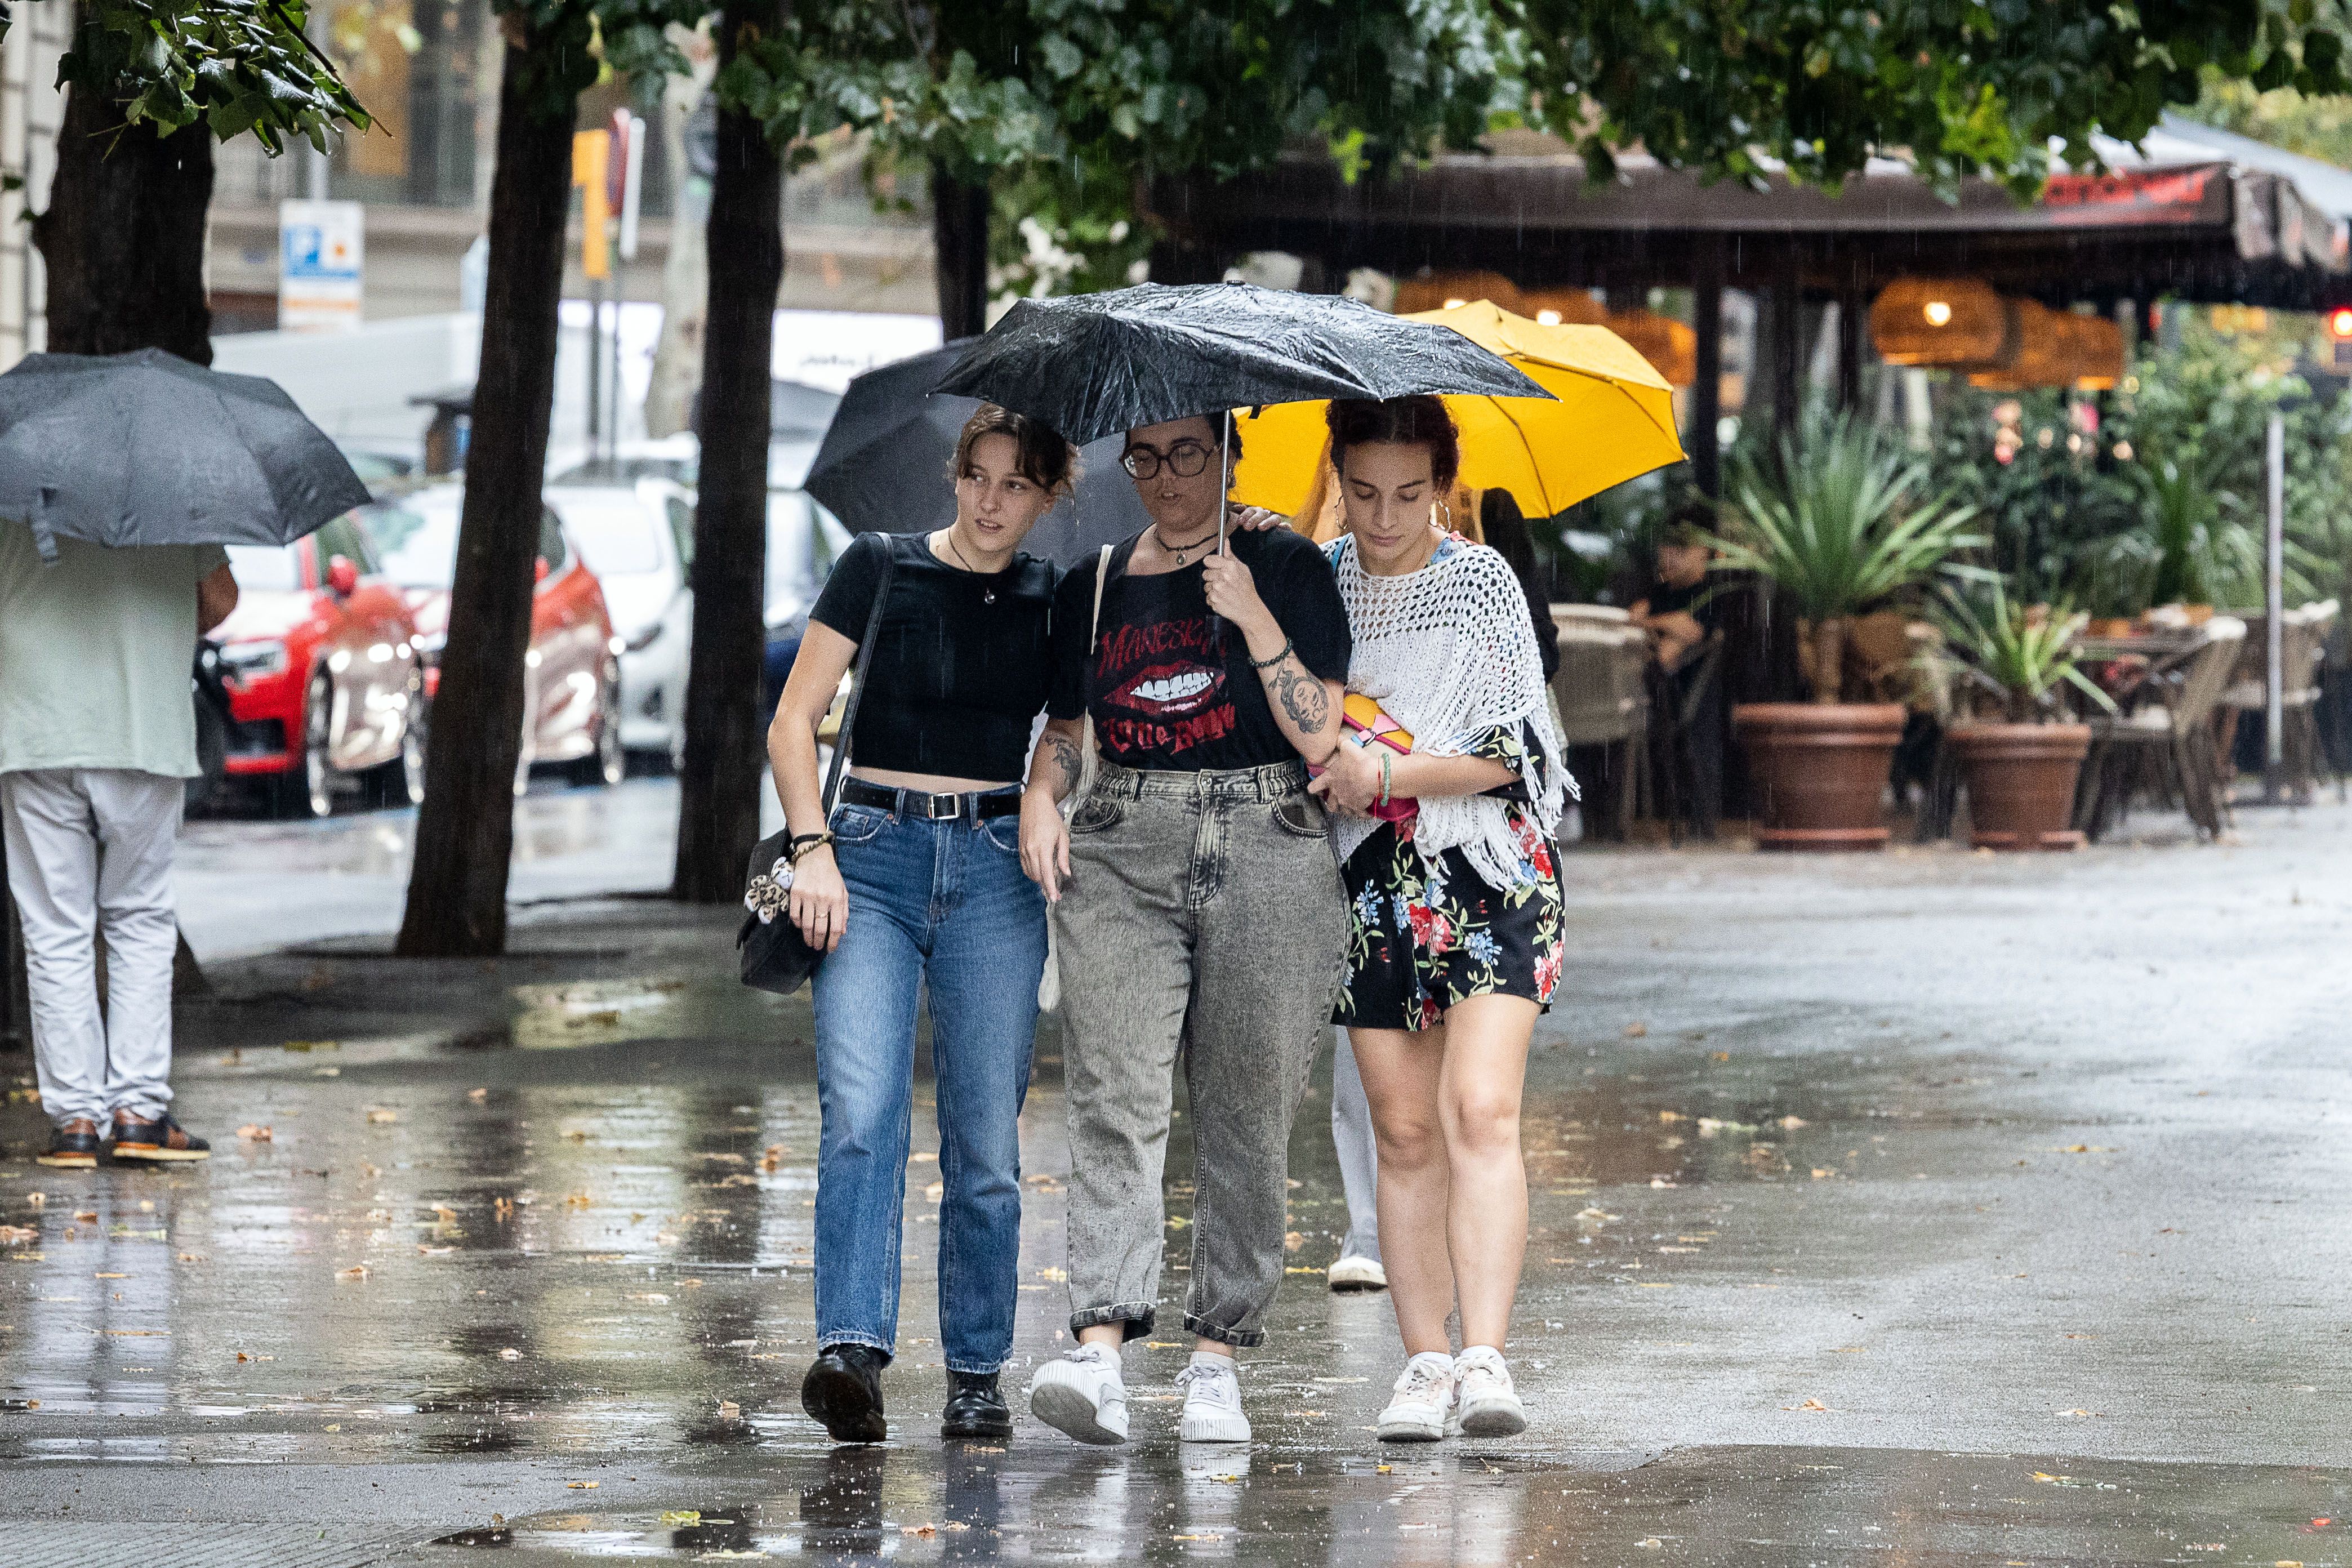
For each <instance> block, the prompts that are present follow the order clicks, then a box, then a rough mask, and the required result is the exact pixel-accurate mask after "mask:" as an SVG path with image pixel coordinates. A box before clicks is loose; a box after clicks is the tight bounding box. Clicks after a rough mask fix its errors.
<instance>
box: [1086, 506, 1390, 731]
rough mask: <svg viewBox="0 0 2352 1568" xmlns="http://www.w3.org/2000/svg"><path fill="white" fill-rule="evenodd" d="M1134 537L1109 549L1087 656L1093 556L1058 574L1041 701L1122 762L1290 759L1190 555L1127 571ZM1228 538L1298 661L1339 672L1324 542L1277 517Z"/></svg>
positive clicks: (1342, 619) (1330, 674)
mask: <svg viewBox="0 0 2352 1568" xmlns="http://www.w3.org/2000/svg"><path fill="white" fill-rule="evenodd" d="M1136 543H1137V541H1135V540H1129V542H1127V543H1125V544H1123V545H1121V546H1119V547H1118V549H1117V550H1115V551H1113V552H1111V577H1110V584H1109V586H1108V587H1107V588H1106V589H1105V590H1104V592H1103V602H1102V624H1101V627H1100V632H1099V635H1098V636H1097V637H1095V638H1094V639H1093V641H1094V648H1093V657H1092V658H1088V657H1087V654H1088V650H1087V640H1088V639H1087V628H1088V626H1089V623H1090V622H1091V620H1092V617H1093V614H1094V597H1095V569H1096V565H1097V561H1098V560H1099V557H1097V561H1087V562H1086V563H1082V564H1081V565H1079V566H1077V567H1076V568H1075V569H1074V570H1072V571H1071V572H1070V574H1068V575H1067V576H1066V577H1065V578H1063V580H1062V586H1061V591H1060V593H1059V594H1058V595H1055V601H1054V695H1053V699H1052V700H1051V701H1050V702H1048V703H1047V705H1046V711H1047V712H1048V713H1050V714H1051V715H1052V716H1053V717H1055V718H1056V719H1076V718H1077V717H1079V716H1080V715H1081V714H1082V713H1087V712H1091V713H1092V714H1093V715H1094V721H1095V739H1096V743H1097V745H1098V746H1099V747H1100V748H1101V751H1102V754H1103V757H1104V759H1105V760H1106V761H1108V762H1111V763H1117V764H1118V766H1120V767H1124V768H1139V769H1148V770H1153V771H1160V772H1170V773H1192V772H1200V771H1203V770H1223V769H1228V768H1256V767H1264V766H1265V765H1266V764H1268V763H1286V762H1294V761H1296V760H1297V757H1298V752H1297V749H1296V748H1295V747H1293V746H1292V745H1291V743H1290V741H1289V738H1288V737H1287V736H1286V735H1284V734H1283V732H1282V730H1281V727H1280V726H1279V725H1278V724H1276V722H1275V718H1274V710H1272V709H1271V708H1270V707H1268V706H1267V702H1266V690H1265V678H1264V677H1262V676H1261V675H1260V674H1259V673H1258V672H1257V671H1256V670H1255V669H1253V668H1251V667H1250V658H1249V647H1248V644H1247V643H1246V641H1244V638H1243V637H1242V634H1241V632H1240V631H1239V630H1238V629H1237V628H1235V627H1234V626H1233V625H1231V624H1230V623H1221V622H1219V621H1218V620H1217V619H1216V617H1214V616H1212V615H1211V614H1210V612H1209V599H1208V592H1207V588H1206V585H1205V581H1204V579H1203V577H1202V571H1201V566H1200V564H1199V563H1197V562H1196V563H1193V564H1192V565H1190V566H1183V567H1179V568H1178V569H1177V570H1175V571H1173V572H1167V573H1161V574H1156V575H1150V576H1137V575H1133V574H1129V572H1128V571H1127V570H1126V567H1127V561H1128V557H1129V555H1131V554H1132V553H1133V552H1134V550H1135V545H1136ZM1230 547H1231V548H1232V550H1233V552H1234V555H1235V556H1237V557H1238V558H1239V559H1240V560H1241V561H1242V563H1244V565H1246V566H1248V567H1249V569H1250V574H1251V576H1252V578H1253V579H1254V580H1255V582H1256V584H1257V593H1258V597H1259V598H1261V599H1263V600H1265V606H1266V608H1267V609H1269V610H1271V611H1273V612H1274V618H1275V619H1276V621H1278V622H1279V623H1281V626H1282V629H1283V631H1284V633H1285V634H1286V635H1287V636H1288V637H1289V638H1290V639H1291V643H1292V645H1293V647H1294V648H1295V649H1296V650H1297V655H1298V658H1299V662H1300V663H1302V664H1304V665H1305V666H1306V667H1307V670H1308V671H1309V672H1310V673H1312V674H1313V675H1315V676H1316V677H1318V679H1326V680H1339V681H1344V680H1346V679H1348V655H1349V635H1348V610H1347V606H1346V605H1344V604H1342V603H1341V602H1340V599H1339V584H1337V583H1335V582H1334V581H1333V580H1332V577H1331V568H1330V565H1329V563H1327V562H1326V561H1325V560H1324V559H1323V552H1321V551H1319V550H1318V549H1317V548H1316V547H1315V545H1314V544H1313V542H1310V541H1308V540H1307V539H1305V538H1303V537H1301V536H1300V535H1298V534H1296V533H1293V532H1292V531H1289V530H1288V529H1286V528H1278V529H1273V530H1269V531H1264V532H1255V531H1235V532H1234V533H1233V534H1232V535H1231V536H1230Z"/></svg>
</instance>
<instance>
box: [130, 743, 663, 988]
mask: <svg viewBox="0 0 2352 1568" xmlns="http://www.w3.org/2000/svg"><path fill="white" fill-rule="evenodd" d="M415 834H416V813H415V811H412V810H403V811H367V812H346V813H343V814H341V815H339V816H334V817H331V818H329V819H328V820H327V821H324V822H270V821H255V820H251V819H247V818H233V817H229V818H212V819H208V820H202V821H192V822H190V823H189V824H188V825H187V826H186V827H185V828H184V829H183V831H182V833H181V837H180V850H179V857H178V864H177V866H176V868H175V869H174V879H175V881H176V883H177V886H178V889H179V900H180V916H181V923H182V926H183V928H184V930H185V931H186V932H187V934H188V941H189V943H190V944H191V945H192V946H193V947H194V949H195V951H196V954H197V956H198V957H200V958H203V959H205V960H206V961H208V962H209V961H211V960H214V959H216V958H224V957H237V956H243V955H246V954H249V953H256V952H266V951H268V950H269V949H272V948H277V947H283V946H286V945H289V944H291V943H298V942H316V941H319V940H321V939H326V938H337V937H352V936H382V935H389V934H390V933H391V932H393V931H395V930H397V929H398V928H399V925H400V913H401V903H402V900H403V899H404V897H405V894H406V890H407V886H408V858H409V852H410V850H411V848H412V847H413V844H414V840H415ZM676 837H677V784H676V782H675V781H673V780H670V779H666V778H646V779H631V780H629V781H628V782H626V783H625V784H617V785H614V786H612V787H610V788H596V789H581V788H574V787H571V786H568V785H564V784H560V783H559V782H557V781H556V780H554V779H552V778H546V777H542V778H538V779H534V780H533V781H532V784H531V788H530V793H529V794H528V795H524V796H523V797H522V798H521V799H520V800H518V801H516V802H515V837H514V870H513V873H512V878H511V880H510V882H509V889H508V896H509V898H511V899H513V900H515V901H517V902H519V903H530V902H533V901H535V900H547V899H558V898H568V899H577V898H583V897H588V896H592V895H597V894H610V893H644V892H653V891H658V890H659V889H664V888H667V886H668V885H669V879H670V869H671V865H670V862H671V853H672V846H673V844H674V843H675V842H676Z"/></svg>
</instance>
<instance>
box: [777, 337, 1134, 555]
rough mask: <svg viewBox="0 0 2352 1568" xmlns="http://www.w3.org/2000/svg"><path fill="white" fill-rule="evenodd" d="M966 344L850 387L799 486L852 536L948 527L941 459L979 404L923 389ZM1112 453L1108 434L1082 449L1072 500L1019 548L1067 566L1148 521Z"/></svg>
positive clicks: (951, 493) (947, 488)
mask: <svg viewBox="0 0 2352 1568" xmlns="http://www.w3.org/2000/svg"><path fill="white" fill-rule="evenodd" d="M975 341H976V340H974V339H971V338H959V339H957V340H956V341H955V342H951V343H949V344H947V345H946V346H945V347H943V348H937V349H933V350H931V351H930V352H929V353H922V354H917V355H916V356H914V357H913V358H912V359H903V360H898V361H896V362H894V363H890V364H886V365H882V366H879V367H877V369H874V370H869V371H867V372H866V374H863V375H860V376H857V377H856V378H855V379H854V380H852V381H851V382H850V384H849V391H848V393H847V394H846V395H844V396H843V397H842V398H841V400H840V406H839V408H838V409H836V410H835V413H834V416H833V420H832V423H831V424H830V425H828V426H826V427H825V432H824V445H823V446H822V447H818V448H817V454H816V459H815V461H814V462H813V463H812V464H811V465H810V467H809V471H808V478H807V479H803V481H802V485H801V488H802V489H805V490H807V491H808V493H809V494H811V495H813V496H814V497H815V498H816V499H817V500H821V501H823V502H824V505H825V508H826V510H830V511H831V512H832V513H833V514H834V516H835V517H837V518H839V519H841V521H843V522H844V523H845V524H847V525H848V526H849V528H850V529H851V531H854V532H858V533H866V532H870V531H877V530H878V531H883V532H887V533H911V532H916V531H925V532H928V531H930V530H932V529H935V528H945V527H946V526H947V525H948V524H949V523H950V522H953V521H955V512H956V502H955V488H954V486H953V484H952V483H951V482H950V479H949V477H948V462H949V459H950V458H952V457H953V456H954V455H955V444H956V437H957V436H958V435H959V434H960V433H961V431H962V429H963V425H964V421H965V420H967V419H969V418H971V413H972V410H973V409H975V408H978V407H979V406H980V400H979V399H978V398H975V397H957V396H954V395H951V394H949V393H939V394H936V395H933V394H932V393H931V388H932V387H933V386H934V385H935V384H938V382H939V379H940V375H941V374H944V373H945V372H946V371H947V369H948V368H949V367H950V365H952V364H954V363H955V362H956V359H957V357H958V356H959V355H961V353H963V352H964V350H966V349H967V348H970V347H971V344H972V343H973V342H975ZM1118 454H1119V438H1118V437H1116V436H1111V437H1104V438H1103V439H1102V440H1100V441H1097V442H1096V443H1095V444H1094V445H1093V446H1091V447H1087V448H1085V450H1084V451H1083V452H1082V453H1081V454H1080V455H1079V459H1078V482H1077V484H1076V487H1075V488H1074V491H1073V493H1072V494H1071V495H1069V496H1066V497H1065V498H1064V499H1063V500H1059V501H1057V502H1055V505H1054V510H1051V511H1049V512H1047V513H1046V514H1045V516H1044V517H1042V518H1040V519H1038V521H1037V527H1036V530H1035V531H1034V532H1032V533H1031V534H1030V535H1029V537H1028V539H1027V540H1025V541H1024V542H1023V544H1022V548H1023V549H1024V550H1026V551H1027V552H1029V553H1030V554H1032V555H1035V556H1039V557H1042V558H1044V559H1045V560H1048V561H1052V562H1053V563H1055V564H1056V565H1061V566H1070V565H1075V564H1076V563H1078V562H1080V561H1083V560H1085V559H1087V557H1088V556H1090V555H1092V554H1093V553H1094V552H1096V551H1097V549H1099V548H1101V547H1102V546H1103V545H1106V544H1116V543H1118V542H1119V541H1120V540H1123V539H1127V538H1130V537H1132V536H1133V535H1135V534H1138V533H1140V532H1142V531H1143V530H1144V528H1145V526H1146V525H1147V524H1149V523H1150V521H1151V518H1150V514H1148V513H1147V512H1145V511H1144V510H1143V503H1142V502H1141V501H1139V500H1137V499H1136V495H1135V485H1134V482H1133V481H1132V480H1130V479H1129V478H1128V477H1127V475H1126V473H1125V472H1124V471H1122V470H1121V469H1120V468H1119V466H1118Z"/></svg>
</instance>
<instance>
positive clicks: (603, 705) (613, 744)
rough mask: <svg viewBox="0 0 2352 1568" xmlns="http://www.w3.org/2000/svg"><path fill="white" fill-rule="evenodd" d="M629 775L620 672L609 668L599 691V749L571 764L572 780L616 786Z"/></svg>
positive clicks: (597, 745) (605, 672) (598, 686)
mask: <svg viewBox="0 0 2352 1568" xmlns="http://www.w3.org/2000/svg"><path fill="white" fill-rule="evenodd" d="M628 773H629V753H628V752H625V751H624V750H622V749H621V671H620V668H619V667H617V666H614V665H609V664H608V665H606V666H605V667H604V670H603V672H602V678H601V679H599V681H598V683H597V688H596V749H595V750H594V751H593V752H589V753H588V754H587V755H586V756H584V757H583V758H581V759H580V760H579V761H578V762H576V763H573V764H572V779H573V781H574V782H576V783H579V784H619V783H620V782H621V781H622V780H623V779H624V778H626V777H627V776H628Z"/></svg>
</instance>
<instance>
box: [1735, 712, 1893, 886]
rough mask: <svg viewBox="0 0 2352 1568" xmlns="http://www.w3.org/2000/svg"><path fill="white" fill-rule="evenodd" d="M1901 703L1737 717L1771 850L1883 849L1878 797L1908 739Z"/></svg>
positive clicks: (1762, 835)
mask: <svg viewBox="0 0 2352 1568" xmlns="http://www.w3.org/2000/svg"><path fill="white" fill-rule="evenodd" d="M1904 716H1905V715H1904V708H1903V705H1902V704H1901V703H1898V702H1868V703H1856V702H1834V703H1822V702H1750V703H1742V704H1741V705H1739V706H1738V707H1737V708H1734V709H1733V710H1731V722H1732V724H1733V726H1734V727H1735V728H1736V729H1737V730H1738V731H1739V739H1740V743H1741V744H1742V745H1744V746H1746V747H1747V749H1748V772H1749V773H1751V774H1752V775H1753V776H1754V778H1755V781H1756V793H1757V807H1758V809H1757V823H1758V826H1757V831H1756V842H1757V843H1758V844H1759V846H1761V847H1764V848H1766V849H1880V848H1884V847H1885V845H1886V816H1885V811H1884V810H1883V809H1882V808H1881V806H1880V804H1879V803H1880V797H1881V796H1882V795H1884V793H1885V789H1886V773H1887V769H1888V768H1889V767H1890V766H1891V765H1892V764H1893V763H1894V761H1895V744H1896V742H1900V741H1901V740H1902V739H1903V721H1904Z"/></svg>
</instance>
